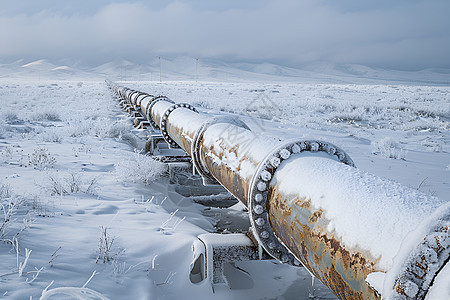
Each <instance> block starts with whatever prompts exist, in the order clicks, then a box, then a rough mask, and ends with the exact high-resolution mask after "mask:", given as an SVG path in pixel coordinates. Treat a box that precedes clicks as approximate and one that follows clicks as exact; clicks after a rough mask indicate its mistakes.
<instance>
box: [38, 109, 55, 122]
mask: <svg viewBox="0 0 450 300" xmlns="http://www.w3.org/2000/svg"><path fill="white" fill-rule="evenodd" d="M32 119H33V120H34V121H52V122H58V121H61V117H60V116H59V113H58V112H56V111H51V110H46V111H39V112H37V113H35V114H34V115H33V117H32Z"/></svg>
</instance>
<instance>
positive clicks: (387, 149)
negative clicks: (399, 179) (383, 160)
mask: <svg viewBox="0 0 450 300" xmlns="http://www.w3.org/2000/svg"><path fill="white" fill-rule="evenodd" d="M371 145H372V153H373V154H377V155H381V156H384V157H387V158H394V159H404V158H405V155H406V153H405V151H404V150H403V149H401V147H400V145H399V144H398V143H397V142H395V141H394V140H392V139H391V138H390V137H385V138H383V139H381V140H379V141H376V142H372V144H371Z"/></svg>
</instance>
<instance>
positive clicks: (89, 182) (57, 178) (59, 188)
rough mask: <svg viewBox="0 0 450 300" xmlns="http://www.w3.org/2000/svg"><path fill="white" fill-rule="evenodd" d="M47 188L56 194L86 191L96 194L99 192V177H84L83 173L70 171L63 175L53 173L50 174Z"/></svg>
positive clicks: (52, 193)
mask: <svg viewBox="0 0 450 300" xmlns="http://www.w3.org/2000/svg"><path fill="white" fill-rule="evenodd" d="M44 188H45V189H47V190H49V191H50V194H51V195H52V196H54V195H68V194H72V193H85V194H92V195H95V194H96V193H97V190H96V189H97V178H91V179H84V178H83V176H82V175H81V173H75V172H69V173H68V174H66V175H64V176H61V175H59V174H58V173H56V172H55V173H53V174H50V175H49V176H48V184H47V185H46V186H44Z"/></svg>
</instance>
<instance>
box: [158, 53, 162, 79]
mask: <svg viewBox="0 0 450 300" xmlns="http://www.w3.org/2000/svg"><path fill="white" fill-rule="evenodd" d="M158 61H159V82H161V77H162V76H161V56H158Z"/></svg>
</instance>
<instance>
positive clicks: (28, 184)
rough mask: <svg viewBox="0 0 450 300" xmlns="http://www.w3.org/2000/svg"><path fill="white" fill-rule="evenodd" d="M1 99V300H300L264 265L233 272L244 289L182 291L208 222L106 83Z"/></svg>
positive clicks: (299, 282)
mask: <svg viewBox="0 0 450 300" xmlns="http://www.w3.org/2000/svg"><path fill="white" fill-rule="evenodd" d="M0 99H1V104H2V107H1V111H0V114H1V115H2V119H1V121H0V129H1V130H0V133H1V136H0V182H1V185H0V187H1V201H2V205H3V207H5V209H6V208H8V207H10V206H9V204H10V203H11V202H17V203H18V205H16V206H14V205H13V207H12V211H11V212H12V213H11V215H12V216H13V217H12V218H5V217H4V216H5V215H2V216H1V217H0V221H1V222H2V224H6V227H5V231H4V234H2V237H1V238H2V243H1V244H0V257H1V258H0V281H1V288H0V289H1V290H0V294H1V295H2V296H3V297H4V298H6V299H8V298H10V299H30V297H31V298H32V299H38V298H40V297H41V298H42V299H47V298H49V299H53V298H54V297H57V298H64V299H66V298H67V297H69V296H71V297H74V298H76V297H82V298H83V297H84V298H86V299H102V298H108V299H180V298H183V297H184V298H199V299H229V298H235V299H248V298H262V297H272V298H275V297H281V298H285V299H290V298H291V297H294V295H295V297H298V296H299V295H300V297H303V298H304V299H307V298H308V295H309V292H310V290H309V288H311V284H310V282H311V281H310V277H309V275H308V274H307V272H306V271H305V270H303V269H300V270H293V269H291V268H288V267H285V266H281V265H278V264H273V263H271V262H256V263H255V262H249V263H242V264H240V266H241V267H242V268H245V270H246V271H247V272H248V273H249V274H250V275H251V278H252V281H251V282H252V286H251V287H250V288H249V289H247V290H229V289H228V288H225V287H217V288H216V290H215V293H213V290H212V288H211V285H210V284H209V283H207V282H203V283H201V284H198V285H194V284H192V283H191V282H190V281H189V267H190V264H191V263H192V259H193V253H192V244H193V242H194V241H196V240H197V236H198V235H199V234H201V233H205V232H207V231H213V230H214V227H213V225H214V222H215V221H214V220H213V219H211V218H208V217H205V216H203V215H202V214H201V211H202V209H203V207H201V206H200V205H197V204H194V203H192V202H188V201H186V200H185V199H183V198H179V197H180V196H177V195H176V194H175V193H174V192H173V191H172V190H171V188H170V187H169V186H168V185H167V183H166V182H165V178H164V176H163V171H164V169H163V168H162V166H161V164H159V163H157V162H155V161H153V160H149V159H148V157H144V156H142V155H141V154H139V151H138V152H136V151H134V148H133V145H137V144H139V141H138V138H137V137H136V136H135V135H133V134H131V133H130V132H131V130H132V126H131V123H129V121H130V120H128V119H127V118H126V117H125V114H124V113H123V112H122V111H121V110H120V109H119V108H118V106H117V103H116V102H115V100H113V99H112V97H111V95H110V93H109V91H108V90H107V88H106V85H105V84H104V82H79V81H78V82H64V81H61V82H54V81H49V82H45V83H44V82H20V81H16V82H14V81H12V82H7V83H5V84H3V85H2V89H0ZM3 116H5V117H3ZM177 197H178V198H177ZM236 209H242V207H241V206H239V207H238V208H236ZM6 211H8V210H6ZM6 220H8V221H6ZM16 249H17V251H16ZM27 249H28V250H27ZM30 250H31V252H30ZM103 261H105V263H103ZM96 262H97V263H96ZM19 275H20V276H19ZM314 287H315V291H314V293H315V294H316V295H318V296H320V297H322V298H324V299H333V298H334V296H333V295H332V294H331V293H330V292H329V291H328V290H327V289H326V288H325V287H324V286H323V285H321V284H318V283H317V282H316V283H315V284H314ZM311 292H312V290H311ZM52 295H53V296H52Z"/></svg>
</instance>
